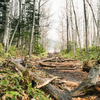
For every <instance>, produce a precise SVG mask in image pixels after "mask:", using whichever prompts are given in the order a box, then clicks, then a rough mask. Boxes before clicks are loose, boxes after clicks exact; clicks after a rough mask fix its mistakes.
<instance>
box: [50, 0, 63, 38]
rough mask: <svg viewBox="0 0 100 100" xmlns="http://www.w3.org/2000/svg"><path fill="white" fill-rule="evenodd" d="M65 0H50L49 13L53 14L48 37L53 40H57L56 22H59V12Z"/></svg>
mask: <svg viewBox="0 0 100 100" xmlns="http://www.w3.org/2000/svg"><path fill="white" fill-rule="evenodd" d="M64 1H65V0H50V2H51V3H52V5H51V14H53V16H52V18H51V20H53V26H52V28H51V30H50V31H49V35H48V38H50V39H53V40H58V39H59V36H58V33H57V30H56V29H57V28H58V23H59V15H60V14H61V7H63V6H64V5H65V3H64Z"/></svg>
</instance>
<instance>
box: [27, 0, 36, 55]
mask: <svg viewBox="0 0 100 100" xmlns="http://www.w3.org/2000/svg"><path fill="white" fill-rule="evenodd" d="M35 2H36V1H35V0H34V1H33V23H32V31H31V41H30V47H29V55H31V54H32V51H33V50H34V48H33V50H32V47H33V46H34V45H33V39H34V26H35Z"/></svg>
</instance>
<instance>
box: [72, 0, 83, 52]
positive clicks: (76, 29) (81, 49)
mask: <svg viewBox="0 0 100 100" xmlns="http://www.w3.org/2000/svg"><path fill="white" fill-rule="evenodd" d="M72 6H73V12H74V17H75V24H76V32H77V35H78V41H79V47H80V53H82V49H81V41H80V35H79V30H78V25H77V17H76V12H75V9H74V4H73V0H72Z"/></svg>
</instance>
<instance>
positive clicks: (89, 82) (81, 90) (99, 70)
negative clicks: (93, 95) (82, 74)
mask: <svg viewBox="0 0 100 100" xmlns="http://www.w3.org/2000/svg"><path fill="white" fill-rule="evenodd" d="M99 74H100V64H94V65H93V66H92V68H91V70H90V71H89V74H88V75H87V77H86V78H85V79H84V80H83V82H82V83H81V84H80V85H79V86H78V87H77V88H76V89H74V90H72V91H71V94H72V96H77V95H84V94H86V92H87V91H88V89H89V87H92V86H94V85H96V82H97V80H98V77H99Z"/></svg>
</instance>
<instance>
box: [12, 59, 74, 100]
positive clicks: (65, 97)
mask: <svg viewBox="0 0 100 100" xmlns="http://www.w3.org/2000/svg"><path fill="white" fill-rule="evenodd" d="M10 61H11V62H12V63H13V64H14V65H15V66H16V67H17V68H18V69H20V70H21V71H22V72H24V71H25V70H26V68H25V67H23V66H22V65H21V64H19V63H17V62H16V61H14V60H13V59H12V60H10ZM29 74H30V75H32V76H33V78H34V80H35V81H36V82H37V80H38V82H40V83H44V82H45V79H43V78H40V77H39V76H37V75H36V74H34V73H33V72H31V71H29ZM44 88H45V90H46V91H47V92H49V93H50V94H51V95H52V96H53V97H54V98H55V99H57V100H72V98H71V95H70V93H69V91H62V90H60V89H57V88H56V87H55V86H53V85H51V84H50V83H49V84H48V85H46V86H45V87H44Z"/></svg>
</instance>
